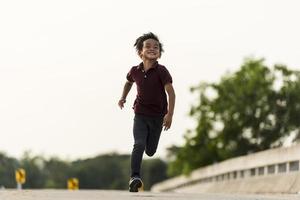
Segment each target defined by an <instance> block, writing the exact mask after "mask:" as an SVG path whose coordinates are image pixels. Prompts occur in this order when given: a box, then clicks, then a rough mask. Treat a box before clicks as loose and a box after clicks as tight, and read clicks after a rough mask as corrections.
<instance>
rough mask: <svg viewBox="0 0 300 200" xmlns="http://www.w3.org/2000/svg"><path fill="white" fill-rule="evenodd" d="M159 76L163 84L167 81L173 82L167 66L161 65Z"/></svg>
mask: <svg viewBox="0 0 300 200" xmlns="http://www.w3.org/2000/svg"><path fill="white" fill-rule="evenodd" d="M160 78H161V82H162V84H163V85H166V84H168V83H173V79H172V76H171V74H170V73H169V71H168V70H167V68H166V67H164V66H161V70H160Z"/></svg>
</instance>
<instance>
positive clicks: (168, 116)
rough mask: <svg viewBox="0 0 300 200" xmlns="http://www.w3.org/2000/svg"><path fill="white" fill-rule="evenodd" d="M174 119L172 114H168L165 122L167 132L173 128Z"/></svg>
mask: <svg viewBox="0 0 300 200" xmlns="http://www.w3.org/2000/svg"><path fill="white" fill-rule="evenodd" d="M172 117H173V116H172V115H171V114H166V115H165V117H164V121H163V127H164V130H165V131H167V130H168V129H169V128H170V127H171V124H172Z"/></svg>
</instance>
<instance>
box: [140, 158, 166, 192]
mask: <svg viewBox="0 0 300 200" xmlns="http://www.w3.org/2000/svg"><path fill="white" fill-rule="evenodd" d="M142 175H143V182H144V189H145V190H149V189H150V188H151V186H152V185H154V184H155V183H158V182H161V181H163V180H165V179H167V178H168V177H167V164H166V163H165V162H164V161H162V160H160V159H147V160H144V161H143V166H142Z"/></svg>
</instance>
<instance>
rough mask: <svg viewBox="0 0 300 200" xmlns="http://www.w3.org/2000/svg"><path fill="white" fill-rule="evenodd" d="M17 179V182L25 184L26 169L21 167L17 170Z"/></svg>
mask: <svg viewBox="0 0 300 200" xmlns="http://www.w3.org/2000/svg"><path fill="white" fill-rule="evenodd" d="M16 181H17V183H20V184H24V183H25V181H26V172H25V170H24V169H22V168H19V169H17V170H16Z"/></svg>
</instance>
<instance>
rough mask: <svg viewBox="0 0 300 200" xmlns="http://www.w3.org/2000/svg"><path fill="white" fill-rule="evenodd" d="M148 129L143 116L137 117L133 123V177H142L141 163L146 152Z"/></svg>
mask: <svg viewBox="0 0 300 200" xmlns="http://www.w3.org/2000/svg"><path fill="white" fill-rule="evenodd" d="M147 135H148V127H147V122H146V120H145V118H144V117H143V116H142V115H135V117H134V123H133V136H134V145H133V150H132V154H131V177H140V169H141V162H142V159H143V153H144V150H145V145H146V139H147Z"/></svg>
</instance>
